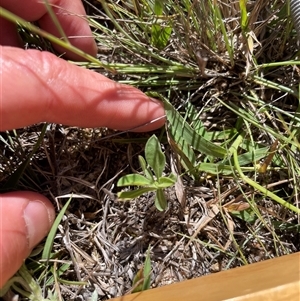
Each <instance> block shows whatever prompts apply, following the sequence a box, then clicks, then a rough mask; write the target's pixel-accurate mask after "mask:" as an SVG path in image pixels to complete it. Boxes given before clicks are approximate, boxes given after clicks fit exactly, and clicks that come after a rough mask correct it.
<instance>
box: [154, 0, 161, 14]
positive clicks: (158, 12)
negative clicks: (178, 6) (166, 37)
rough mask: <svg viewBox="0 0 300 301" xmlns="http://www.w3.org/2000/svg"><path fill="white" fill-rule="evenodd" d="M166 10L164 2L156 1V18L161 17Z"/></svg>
mask: <svg viewBox="0 0 300 301" xmlns="http://www.w3.org/2000/svg"><path fill="white" fill-rule="evenodd" d="M163 10H164V3H163V1H162V0H155V1H154V6H153V12H154V13H155V15H156V16H161V15H162V14H163Z"/></svg>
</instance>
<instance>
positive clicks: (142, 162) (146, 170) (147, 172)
mask: <svg viewBox="0 0 300 301" xmlns="http://www.w3.org/2000/svg"><path fill="white" fill-rule="evenodd" d="M139 162H140V166H141V168H142V170H143V172H144V174H145V176H146V178H147V179H149V180H151V181H152V182H154V178H153V174H152V172H151V171H150V170H149V168H148V167H147V163H146V161H145V159H144V158H143V157H142V156H139Z"/></svg>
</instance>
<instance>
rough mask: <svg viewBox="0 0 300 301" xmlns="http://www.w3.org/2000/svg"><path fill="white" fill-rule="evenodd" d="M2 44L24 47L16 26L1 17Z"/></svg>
mask: <svg viewBox="0 0 300 301" xmlns="http://www.w3.org/2000/svg"><path fill="white" fill-rule="evenodd" d="M0 44H1V45H10V46H14V47H19V46H21V45H22V43H21V39H20V36H19V35H18V33H17V27H16V25H15V24H13V23H11V22H9V21H7V20H6V19H3V18H1V17H0Z"/></svg>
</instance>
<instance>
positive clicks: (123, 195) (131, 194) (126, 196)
mask: <svg viewBox="0 0 300 301" xmlns="http://www.w3.org/2000/svg"><path fill="white" fill-rule="evenodd" d="M153 190H156V188H155V187H144V188H140V189H136V190H131V191H121V192H118V194H117V195H118V198H119V199H123V200H125V201H127V200H132V199H134V198H137V197H139V196H140V195H142V194H144V193H146V192H149V191H153Z"/></svg>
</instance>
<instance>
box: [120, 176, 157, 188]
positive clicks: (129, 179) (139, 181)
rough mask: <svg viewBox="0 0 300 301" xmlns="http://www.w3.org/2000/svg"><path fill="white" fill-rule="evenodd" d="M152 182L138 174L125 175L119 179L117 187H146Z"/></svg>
mask: <svg viewBox="0 0 300 301" xmlns="http://www.w3.org/2000/svg"><path fill="white" fill-rule="evenodd" d="M152 183H153V181H151V180H149V179H147V178H146V177H144V176H142V175H139V174H130V175H126V176H124V177H122V178H120V179H119V181H118V183H117V186H118V187H122V186H147V185H151V184H152Z"/></svg>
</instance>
